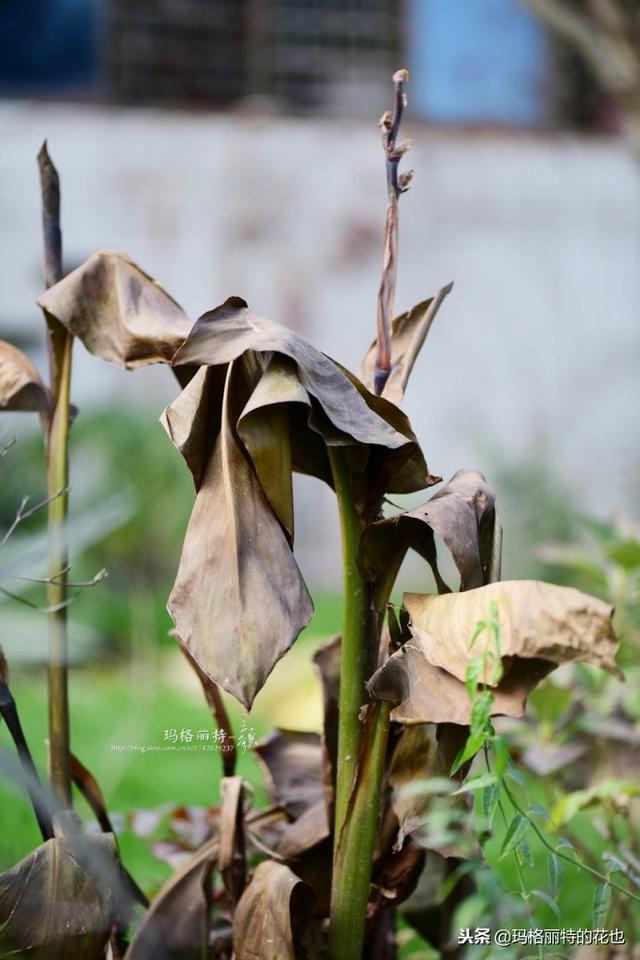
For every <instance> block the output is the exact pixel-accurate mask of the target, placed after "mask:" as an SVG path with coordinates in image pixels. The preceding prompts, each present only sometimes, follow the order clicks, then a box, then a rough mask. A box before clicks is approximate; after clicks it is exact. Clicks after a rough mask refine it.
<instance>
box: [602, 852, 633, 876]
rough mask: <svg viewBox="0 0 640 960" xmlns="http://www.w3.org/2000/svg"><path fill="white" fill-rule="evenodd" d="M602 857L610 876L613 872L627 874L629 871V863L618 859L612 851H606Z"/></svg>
mask: <svg viewBox="0 0 640 960" xmlns="http://www.w3.org/2000/svg"><path fill="white" fill-rule="evenodd" d="M602 859H603V860H604V865H605V869H606V871H607V876H608V877H610V876H611V874H613V873H624V874H625V875H626V874H627V873H628V867H627V865H626V864H624V863H623V862H622V860H618V858H617V857H615V856H614V855H613V854H612V853H604V854H603V855H602Z"/></svg>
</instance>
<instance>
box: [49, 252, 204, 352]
mask: <svg viewBox="0 0 640 960" xmlns="http://www.w3.org/2000/svg"><path fill="white" fill-rule="evenodd" d="M38 305H39V306H40V307H41V308H42V309H43V310H44V312H45V315H48V317H52V318H53V319H54V320H55V321H56V322H58V323H60V324H62V326H63V327H65V328H66V329H67V330H68V331H69V333H72V334H73V335H74V336H75V337H77V338H78V339H79V340H81V341H82V343H83V344H84V345H85V347H86V348H87V350H88V351H89V353H92V354H94V355H95V356H97V357H100V358H101V359H102V360H109V361H110V362H111V363H115V364H117V365H118V366H120V367H126V368H128V369H132V368H134V367H139V366H141V365H143V364H147V363H168V362H170V360H171V358H172V356H173V354H174V353H175V352H176V350H177V349H178V347H179V346H180V344H181V343H182V342H183V341H184V339H185V337H186V336H187V334H188V333H189V330H190V329H191V326H192V321H191V320H190V319H189V317H187V315H186V314H185V313H184V311H183V310H182V308H181V307H180V306H179V305H178V304H177V303H176V302H175V300H173V299H172V297H170V296H169V294H168V293H166V292H165V291H164V290H163V289H162V287H161V286H160V285H159V284H157V283H156V282H155V280H153V279H152V278H151V277H150V276H149V275H148V274H146V273H145V272H144V271H143V270H141V269H140V267H138V266H137V265H136V264H135V263H134V262H133V261H132V260H130V259H129V258H128V257H126V256H125V255H124V254H122V253H115V252H114V251H111V250H100V251H99V252H98V253H94V254H93V255H92V256H91V257H89V259H88V260H87V261H86V262H85V263H83V264H82V265H81V266H79V267H78V268H77V269H76V270H74V271H72V273H70V274H68V275H67V276H66V277H64V279H63V280H61V281H60V282H59V283H56V284H55V286H53V287H50V288H49V290H47V291H46V292H45V293H43V294H42V295H41V296H40V297H39V298H38Z"/></svg>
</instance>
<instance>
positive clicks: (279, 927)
mask: <svg viewBox="0 0 640 960" xmlns="http://www.w3.org/2000/svg"><path fill="white" fill-rule="evenodd" d="M312 914H313V895H312V892H311V890H310V888H309V887H308V886H307V885H306V884H305V883H304V882H303V881H302V880H300V878H299V877H297V876H296V875H295V873H293V871H292V870H290V869H289V867H287V866H286V865H285V864H283V863H276V862H275V861H273V860H265V861H263V862H262V863H260V864H259V865H258V866H257V867H256V870H255V871H254V874H253V877H252V878H251V881H250V882H249V884H248V885H247V887H246V889H245V891H244V893H243V895H242V897H241V898H240V902H239V903H238V906H237V908H236V913H235V917H234V920H233V934H234V937H233V939H234V952H235V957H236V960H312V958H313V957H314V956H315V952H314V950H313V947H312V944H311V938H310V936H309V933H308V928H309V924H310V922H311V917H312Z"/></svg>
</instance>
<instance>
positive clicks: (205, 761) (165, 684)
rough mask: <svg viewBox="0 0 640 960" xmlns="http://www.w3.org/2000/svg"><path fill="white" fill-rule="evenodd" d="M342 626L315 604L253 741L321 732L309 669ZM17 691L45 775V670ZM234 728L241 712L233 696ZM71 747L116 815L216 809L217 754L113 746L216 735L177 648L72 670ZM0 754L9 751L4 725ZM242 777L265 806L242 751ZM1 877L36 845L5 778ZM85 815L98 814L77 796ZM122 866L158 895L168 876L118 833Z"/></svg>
mask: <svg viewBox="0 0 640 960" xmlns="http://www.w3.org/2000/svg"><path fill="white" fill-rule="evenodd" d="M339 621H340V604H339V600H338V599H337V598H335V597H331V596H328V595H324V596H323V595H320V596H319V597H316V617H315V618H314V621H313V624H312V626H310V627H309V629H308V630H307V631H306V632H305V633H304V635H303V636H301V637H300V639H299V640H298V641H297V643H296V645H295V646H294V648H293V649H292V650H291V651H290V652H289V654H288V655H287V656H286V657H285V658H284V659H283V660H281V661H280V663H279V664H278V665H277V666H276V668H275V670H274V672H273V674H272V676H271V678H270V679H269V681H268V683H267V686H266V688H265V689H264V690H263V691H262V692H261V693H260V694H259V695H258V698H257V700H256V703H255V706H254V708H253V710H252V712H251V714H250V715H249V716H248V717H247V718H246V722H247V724H248V726H249V728H250V729H251V730H252V731H254V732H255V735H256V737H261V736H263V735H265V734H266V733H267V732H268V731H269V730H271V729H272V728H273V727H274V726H293V727H297V728H300V729H309V730H310V729H315V730H319V729H320V723H321V698H320V690H319V686H318V683H317V681H316V678H315V675H314V673H313V669H312V666H311V656H312V653H313V651H314V650H315V649H316V648H317V647H318V646H319V645H320V644H321V643H322V642H324V641H326V640H327V639H328V638H329V637H330V636H331V635H332V634H333V633H335V632H336V630H337V628H338V625H339ZM12 691H13V694H14V697H15V699H16V702H17V704H18V708H19V711H20V716H21V720H22V724H23V727H24V730H25V734H26V737H27V741H28V743H29V744H30V746H31V748H32V751H33V753H34V759H35V761H36V765H37V766H38V768H39V769H40V770H41V771H43V770H44V769H45V746H44V738H45V737H46V728H47V700H46V673H45V671H44V669H41V668H29V669H24V668H23V669H19V670H14V671H13V674H12ZM226 700H227V704H228V706H229V710H230V713H231V716H232V721H233V722H234V725H235V727H236V729H237V728H238V726H239V723H240V720H241V718H242V717H243V716H244V711H243V710H242V709H241V708H240V707H239V706H238V705H237V704H236V703H235V701H233V700H232V699H231V698H229V697H227V698H226ZM70 702H71V725H72V747H73V750H74V753H75V754H76V755H77V756H78V758H79V759H80V760H81V761H82V763H83V764H84V765H85V766H86V767H88V768H89V769H90V771H91V772H92V774H93V775H94V777H95V778H96V779H97V781H98V783H99V784H100V786H101V788H102V791H103V793H104V796H105V799H106V802H107V805H108V809H109V811H110V813H111V814H115V815H117V814H126V813H127V812H128V811H130V810H132V809H149V808H154V807H159V806H160V805H162V804H166V803H171V804H175V805H176V806H177V805H196V806H213V805H215V804H216V803H217V802H218V788H219V781H220V776H221V760H220V754H218V753H215V752H210V751H209V752H204V751H196V752H169V753H154V752H148V753H142V752H116V751H114V750H112V745H120V744H122V745H125V746H126V745H130V744H133V745H151V746H162V745H163V744H164V742H165V741H164V734H165V730H168V729H173V728H175V729H177V730H178V731H180V730H181V729H185V730H192V731H193V732H194V736H195V731H196V730H198V729H202V728H208V729H213V726H214V723H213V720H212V718H211V715H210V713H209V710H208V707H207V705H206V701H205V699H204V696H203V694H202V690H201V688H200V685H199V683H198V681H197V679H196V678H195V674H193V671H192V670H191V667H190V666H189V665H188V664H187V662H186V660H185V659H184V657H183V656H182V654H181V653H180V652H179V651H178V650H177V647H176V649H172V648H167V647H165V646H163V647H161V648H155V649H154V648H152V649H150V650H148V651H147V652H146V656H145V658H144V659H143V658H141V657H140V656H139V655H138V656H134V657H133V658H129V659H122V660H120V661H116V662H107V663H103V664H102V665H100V666H95V665H93V666H80V667H76V668H74V669H72V671H71V680H70ZM0 748H2V749H4V750H12V749H13V748H12V744H11V740H10V737H9V734H8V731H7V729H6V727H5V726H4V724H2V725H1V726H0ZM238 773H240V774H242V775H243V776H245V777H246V778H247V779H248V780H249V781H250V782H251V783H252V784H253V785H254V787H255V788H256V798H255V800H256V802H257V803H260V802H263V799H264V791H263V789H262V786H261V782H262V777H261V773H260V771H259V769H258V767H257V764H256V762H255V760H254V759H253V757H252V755H251V752H250V751H246V752H245V753H243V752H242V751H240V752H239V763H238ZM0 810H1V811H2V817H1V827H0V870H3V869H6V868H7V867H8V866H10V865H11V864H13V863H15V862H16V861H17V860H18V859H20V858H21V857H22V856H24V855H25V854H26V853H28V852H29V850H30V849H32V848H33V847H34V846H35V845H36V844H37V843H38V841H39V835H38V831H37V827H36V824H35V820H34V816H33V813H32V811H31V808H30V805H29V803H28V801H27V799H26V797H25V796H24V793H23V791H22V790H21V789H16V788H14V787H12V786H10V785H9V784H8V783H7V782H6V781H0ZM78 810H79V812H81V814H82V815H83V816H85V817H86V818H87V819H93V814H92V813H91V811H90V810H89V809H88V807H87V806H86V805H85V803H84V800H83V799H82V798H81V797H80V798H79V800H78ZM120 846H121V850H122V856H123V859H124V861H125V863H126V865H127V866H128V868H129V869H130V871H131V872H132V873H133V875H134V876H135V877H136V879H137V880H138V882H139V883H140V884H141V886H142V887H143V888H144V889H145V890H148V891H151V892H152V891H153V890H154V889H155V888H156V887H157V886H158V885H159V884H160V883H161V882H162V881H163V880H164V879H165V878H166V877H167V876H168V875H169V873H170V872H171V871H170V868H169V867H168V866H167V865H166V864H163V863H161V862H160V861H158V860H156V859H155V858H154V857H153V856H152V855H151V854H150V852H149V843H148V841H143V840H141V839H140V838H138V837H136V836H135V835H134V834H133V833H132V831H131V830H130V829H128V828H125V829H124V830H123V832H122V833H121V834H120Z"/></svg>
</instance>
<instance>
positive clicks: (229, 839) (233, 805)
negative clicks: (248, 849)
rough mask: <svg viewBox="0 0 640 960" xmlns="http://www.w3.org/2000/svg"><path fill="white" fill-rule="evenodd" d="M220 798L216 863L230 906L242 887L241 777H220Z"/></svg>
mask: <svg viewBox="0 0 640 960" xmlns="http://www.w3.org/2000/svg"><path fill="white" fill-rule="evenodd" d="M220 801H221V809H220V852H219V855H218V867H219V869H220V873H221V874H222V879H223V881H224V885H225V889H226V891H227V896H228V898H229V903H230V905H231V909H232V910H233V909H234V908H235V905H236V903H237V902H238V900H239V899H240V895H241V894H242V891H243V890H244V884H245V876H246V863H245V843H244V786H243V781H242V777H223V778H222V780H221V782H220Z"/></svg>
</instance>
